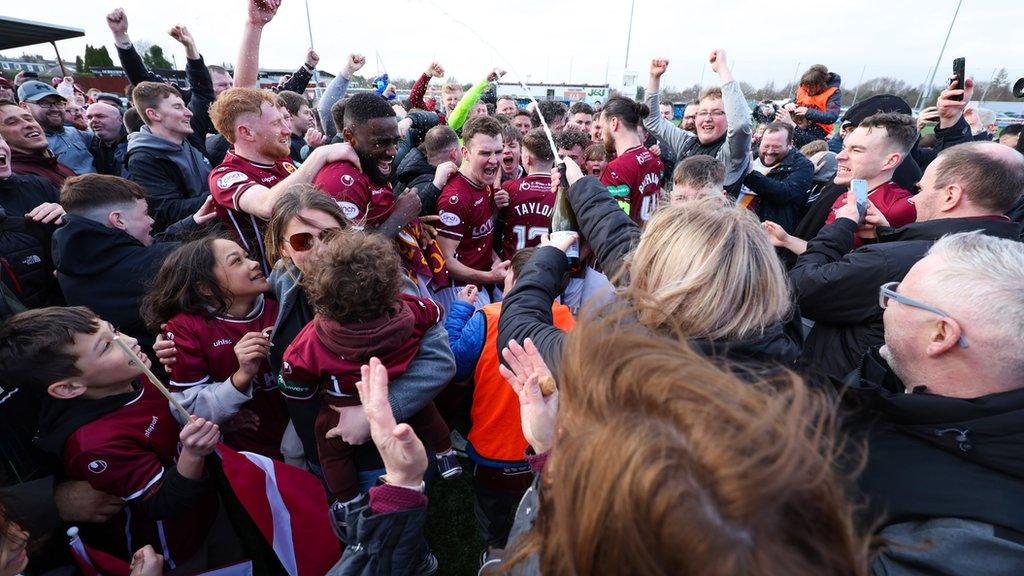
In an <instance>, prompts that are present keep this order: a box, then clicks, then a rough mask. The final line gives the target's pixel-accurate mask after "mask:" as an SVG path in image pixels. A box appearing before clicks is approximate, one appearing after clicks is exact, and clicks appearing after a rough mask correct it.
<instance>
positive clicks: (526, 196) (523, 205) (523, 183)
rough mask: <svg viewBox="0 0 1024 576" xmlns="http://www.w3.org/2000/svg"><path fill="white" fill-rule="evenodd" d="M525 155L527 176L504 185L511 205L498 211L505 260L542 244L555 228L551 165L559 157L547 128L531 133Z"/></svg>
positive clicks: (500, 249)
mask: <svg viewBox="0 0 1024 576" xmlns="http://www.w3.org/2000/svg"><path fill="white" fill-rule="evenodd" d="M562 134H565V132H562ZM522 157H523V165H524V166H526V176H525V177H523V178H519V179H518V180H512V181H510V182H505V183H504V184H502V185H501V187H502V189H503V190H505V192H507V193H508V196H509V204H508V206H506V207H504V208H502V209H501V210H500V211H499V212H498V225H497V226H498V233H499V234H500V235H501V236H500V238H501V245H500V246H499V248H498V250H499V252H500V256H501V257H502V258H503V259H505V260H511V259H512V255H513V254H515V253H516V252H518V251H519V250H522V249H523V248H531V247H533V246H537V245H538V244H540V237H541V236H542V235H544V234H547V233H548V231H549V230H550V229H551V208H552V206H554V203H555V197H554V195H553V194H552V193H551V167H552V166H553V165H554V163H555V157H554V155H552V153H551V146H550V145H549V144H548V138H547V136H546V135H545V134H544V129H543V128H534V129H533V130H530V131H529V132H527V134H526V137H525V138H523V151H522Z"/></svg>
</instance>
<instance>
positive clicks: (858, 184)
mask: <svg viewBox="0 0 1024 576" xmlns="http://www.w3.org/2000/svg"><path fill="white" fill-rule="evenodd" d="M850 191H851V192H853V194H854V195H855V196H856V197H857V208H859V209H860V213H861V215H862V216H863V215H864V213H866V212H867V210H868V181H867V180H862V179H860V178H854V179H853V180H851V181H850Z"/></svg>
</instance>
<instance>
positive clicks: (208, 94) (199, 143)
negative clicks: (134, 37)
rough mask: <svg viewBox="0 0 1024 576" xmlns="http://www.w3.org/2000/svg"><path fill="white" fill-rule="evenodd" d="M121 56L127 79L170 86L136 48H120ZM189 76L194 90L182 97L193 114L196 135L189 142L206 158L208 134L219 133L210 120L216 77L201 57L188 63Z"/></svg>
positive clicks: (189, 81)
mask: <svg viewBox="0 0 1024 576" xmlns="http://www.w3.org/2000/svg"><path fill="white" fill-rule="evenodd" d="M117 57H118V59H119V60H120V61H121V67H122V68H124V73H125V76H127V77H128V81H129V82H131V83H132V84H133V85H134V84H138V83H139V82H159V83H161V84H165V83H168V81H167V79H166V78H164V77H163V76H160V75H159V74H157V73H155V72H153V71H151V70H150V69H149V68H147V67H146V64H145V62H143V61H142V57H141V56H139V53H138V52H137V51H136V50H135V46H130V47H128V48H121V47H117ZM185 77H186V78H188V83H189V85H190V86H191V87H192V89H191V90H181V98H182V100H184V101H185V104H186V105H187V106H188V109H189V110H191V111H192V119H191V120H189V124H191V125H192V134H190V135H189V137H188V141H189V143H190V144H192V146H193V147H194V148H195V149H196V150H199V152H201V153H202V154H203V156H206V135H207V134H208V133H210V132H216V130H215V129H214V127H213V120H211V119H210V105H211V104H213V99H214V94H213V78H211V77H210V71H209V70H208V69H207V68H206V62H205V61H203V57H202V56H199V58H196V59H195V60H186V61H185Z"/></svg>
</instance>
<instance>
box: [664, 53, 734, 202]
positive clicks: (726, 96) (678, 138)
mask: <svg viewBox="0 0 1024 576" xmlns="http://www.w3.org/2000/svg"><path fill="white" fill-rule="evenodd" d="M708 61H709V63H710V64H711V69H712V70H714V71H715V72H716V73H717V74H718V78H719V80H721V82H722V87H721V88H708V89H707V90H705V91H704V92H703V93H702V94H701V97H700V100H698V104H697V110H696V113H695V118H694V125H693V128H692V131H689V130H687V129H685V128H686V125H687V120H686V112H684V114H683V127H682V128H680V127H678V126H675V125H674V124H672V123H671V122H669V121H668V120H665V119H664V118H662V117H661V114H660V113H659V111H658V108H659V105H660V104H661V95H660V93H659V90H660V87H661V76H662V74H664V73H665V70H667V69H668V60H665V59H663V58H656V59H654V60H652V61H651V75H650V79H649V80H648V83H647V107H648V108H650V110H651V112H650V114H649V115H648V116H647V118H645V119H644V127H646V128H647V130H648V131H649V132H650V133H651V134H654V135H655V136H657V137H659V138H661V139H663V140H665V141H666V142H667V143H668V145H669V146H670V147H671V148H672V150H673V151H674V152H675V158H676V161H677V162H678V161H682V160H684V159H686V158H689V157H690V156H696V155H699V154H702V155H705V156H712V157H714V158H717V159H718V160H720V161H721V162H722V164H725V170H726V173H725V187H726V190H728V191H729V192H730V193H732V194H733V195H735V194H736V193H737V192H739V188H740V185H741V184H742V180H743V177H744V176H745V175H746V173H747V172H748V170H749V168H748V167H749V164H750V158H749V156H750V142H751V140H752V138H753V131H752V129H751V127H750V106H749V105H748V104H747V100H746V98H744V97H743V92H742V91H741V90H740V84H739V82H737V81H736V80H734V79H733V77H732V70H731V69H730V68H729V63H728V62H727V61H726V58H725V51H724V50H720V49H719V50H715V51H714V52H712V53H711V56H710V57H709V59H708ZM688 110H689V108H688Z"/></svg>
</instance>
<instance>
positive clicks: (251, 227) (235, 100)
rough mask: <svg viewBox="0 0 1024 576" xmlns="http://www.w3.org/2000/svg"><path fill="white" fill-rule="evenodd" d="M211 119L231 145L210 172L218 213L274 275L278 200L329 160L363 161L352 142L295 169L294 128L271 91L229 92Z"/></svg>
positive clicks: (322, 150) (324, 149)
mask: <svg viewBox="0 0 1024 576" xmlns="http://www.w3.org/2000/svg"><path fill="white" fill-rule="evenodd" d="M210 118H211V119H212V120H213V124H214V126H216V127H217V131H218V132H220V133H221V135H223V136H224V137H225V138H227V140H228V142H230V143H231V145H232V149H231V150H229V151H228V153H227V156H225V157H224V162H222V163H221V164H220V165H219V166H217V167H216V168H214V169H213V171H212V172H210V194H212V195H213V199H214V201H215V202H216V203H217V213H218V214H219V215H220V217H221V220H222V221H223V222H224V225H225V226H226V227H227V229H228V230H231V232H232V235H233V236H234V237H235V240H237V241H238V243H239V244H241V245H242V247H243V248H245V250H246V251H247V252H248V253H249V254H252V256H253V258H256V259H257V261H258V262H260V264H261V266H262V267H263V273H264V274H266V275H268V276H269V275H270V267H269V265H268V264H267V256H266V254H265V253H264V250H263V233H264V231H265V230H266V226H267V221H268V220H269V219H270V212H271V209H272V208H273V206H274V202H276V201H277V198H278V197H279V196H280V195H281V193H283V192H284V191H285V190H286V189H287V188H288V187H289V186H291V185H292V184H309V183H311V182H312V181H313V178H314V177H315V176H316V173H317V172H319V171H320V169H321V168H323V166H324V165H325V164H327V163H328V162H338V161H341V160H347V161H349V162H352V163H353V164H358V163H359V160H358V158H357V157H356V155H355V153H354V152H353V151H352V147H351V146H349V145H348V144H329V145H326V146H320V147H319V148H316V149H314V150H313V151H312V152H310V154H309V156H308V157H306V161H305V162H303V163H302V166H300V167H298V168H296V167H295V164H293V163H292V161H291V158H290V157H289V156H288V153H289V150H290V148H289V145H290V142H291V126H290V124H289V123H287V122H286V121H285V119H284V116H283V115H282V113H281V108H280V107H279V106H278V102H277V96H276V95H274V93H272V92H269V91H266V90H256V89H254V88H231V89H229V90H225V91H224V93H223V94H221V95H220V96H219V97H218V98H217V101H216V102H214V103H213V106H211V107H210Z"/></svg>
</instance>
